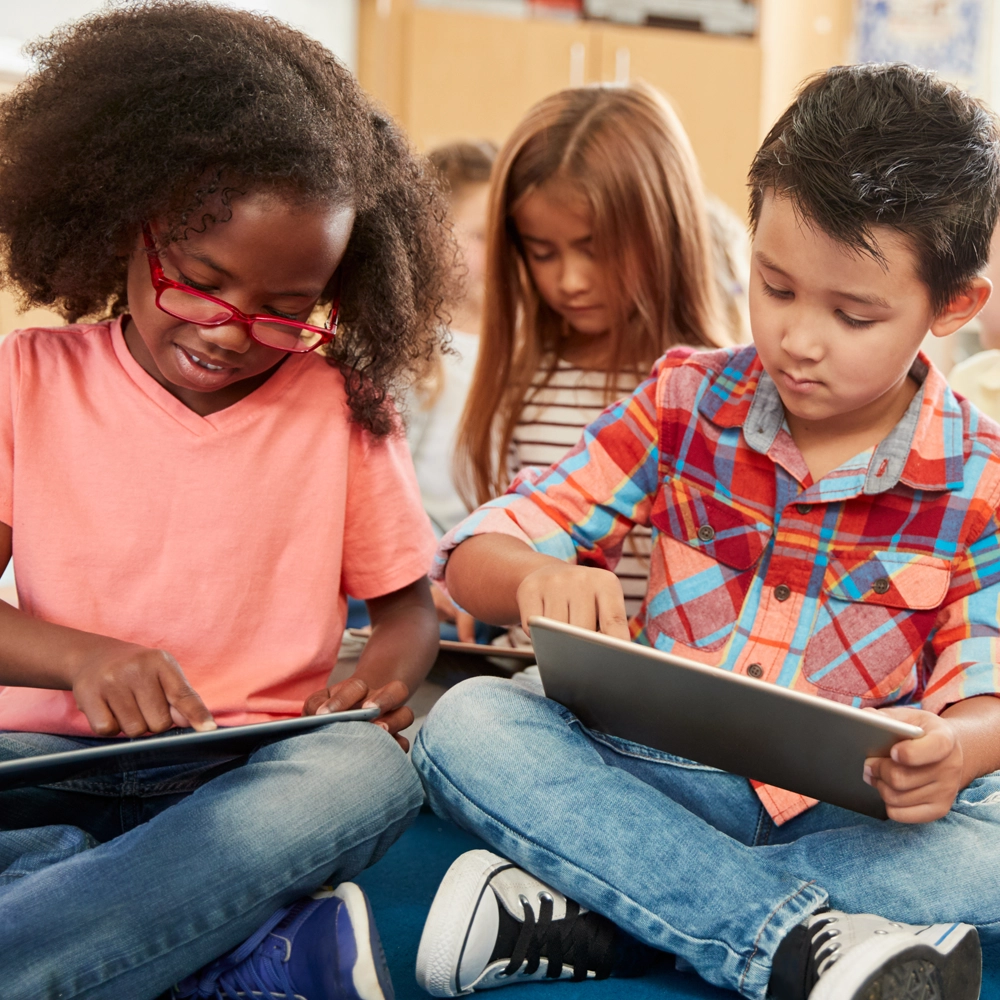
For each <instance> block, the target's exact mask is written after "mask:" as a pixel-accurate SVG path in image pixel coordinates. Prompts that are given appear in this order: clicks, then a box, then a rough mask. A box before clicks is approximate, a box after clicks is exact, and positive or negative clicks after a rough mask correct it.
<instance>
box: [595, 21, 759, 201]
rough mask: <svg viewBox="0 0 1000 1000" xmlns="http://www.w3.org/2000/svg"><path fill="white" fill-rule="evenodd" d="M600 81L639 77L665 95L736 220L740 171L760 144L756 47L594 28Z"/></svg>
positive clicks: (742, 191) (742, 195)
mask: <svg viewBox="0 0 1000 1000" xmlns="http://www.w3.org/2000/svg"><path fill="white" fill-rule="evenodd" d="M600 79H602V80H615V79H617V80H628V79H640V80H645V81H646V82H647V83H650V84H652V85H653V86H654V87H656V88H658V89H659V90H660V91H662V92H663V93H664V94H666V95H667V97H668V98H669V99H670V101H671V103H672V104H673V106H674V109H675V110H676V111H677V114H678V115H679V116H680V119H681V122H682V123H683V124H684V128H685V129H686V130H687V134H688V136H689V137H690V139H691V145H692V146H693V147H694V151H695V154H696V155H697V157H698V162H699V163H700V164H701V172H702V178H703V179H704V182H705V186H706V187H707V188H708V190H709V191H712V192H713V193H714V194H717V195H718V196H719V197H720V198H721V199H722V200H723V201H725V202H726V203H727V204H729V205H730V206H731V207H732V208H733V209H734V210H735V211H736V212H737V214H738V215H739V216H740V217H741V218H742V216H743V215H744V214H745V212H746V202H747V197H746V173H747V168H748V167H749V165H750V160H751V159H752V158H753V154H754V152H755V151H756V149H757V144H758V142H759V141H760V136H759V129H760V126H759V118H760V46H759V45H758V44H757V42H756V41H755V40H754V39H751V38H720V37H715V36H711V35H704V34H699V33H697V32H692V31H664V30H656V29H650V28H611V27H606V28H604V29H603V30H602V32H601V76H600Z"/></svg>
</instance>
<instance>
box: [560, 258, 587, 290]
mask: <svg viewBox="0 0 1000 1000" xmlns="http://www.w3.org/2000/svg"><path fill="white" fill-rule="evenodd" d="M589 264H590V262H589V261H587V260H586V259H585V258H583V257H582V256H577V255H575V254H569V255H568V256H567V257H565V258H564V259H563V265H562V270H561V271H560V273H559V290H560V291H561V292H562V293H563V295H565V296H566V297H567V298H571V297H573V296H575V295H582V294H584V293H585V292H587V291H589V290H590V284H591V282H590V266H589Z"/></svg>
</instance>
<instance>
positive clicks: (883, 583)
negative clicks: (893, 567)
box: [872, 576, 891, 594]
mask: <svg viewBox="0 0 1000 1000" xmlns="http://www.w3.org/2000/svg"><path fill="white" fill-rule="evenodd" d="M890 586H891V584H890V583H889V577H887V576H880V577H879V578H878V579H877V580H876V581H875V582H874V583H873V584H872V590H874V591H875V593H876V594H885V593H888V590H889V587H890Z"/></svg>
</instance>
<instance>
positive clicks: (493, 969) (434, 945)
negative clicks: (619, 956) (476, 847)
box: [417, 851, 618, 997]
mask: <svg viewBox="0 0 1000 1000" xmlns="http://www.w3.org/2000/svg"><path fill="white" fill-rule="evenodd" d="M617 937H618V930H617V928H616V927H615V925H614V924H612V923H611V921H610V920H607V919H605V918H604V917H602V916H600V915H599V914H596V913H593V912H591V911H589V910H586V909H584V908H583V907H582V906H580V905H579V904H578V903H575V902H573V900H571V899H567V898H566V897H565V896H564V895H563V894H562V893H561V892H559V891H557V890H556V889H553V888H551V887H550V886H547V885H545V883H544V882H540V881H539V880H538V879H537V878H535V877H534V876H533V875H529V874H528V873H527V872H526V871H522V870H521V869H520V868H516V867H515V866H514V865H513V864H511V862H509V861H506V860H504V859H503V858H501V857H498V856H497V855H496V854H491V853H490V852H489V851H469V852H468V853H467V854H463V855H462V856H461V857H460V858H458V859H457V860H456V861H455V862H454V863H453V864H452V866H451V867H450V868H449V869H448V871H447V873H446V874H445V876H444V879H442V881H441V885H440V886H439V887H438V891H437V895H436V896H435V897H434V902H433V903H432V904H431V910H430V913H429V914H428V915H427V923H426V924H424V932H423V935H422V936H421V938H420V949H419V951H418V952H417V982H418V983H419V984H420V985H421V986H422V987H423V988H424V989H425V990H427V992H428V993H430V994H431V995H432V996H436V997H457V996H462V995H463V994H466V993H471V992H473V990H485V989H492V988H494V987H497V986H509V985H512V984H514V983H525V982H531V981H545V980H553V979H575V980H583V979H606V978H607V977H608V976H609V975H610V974H611V970H612V966H613V965H614V962H615V954H616V949H615V944H616V938H617Z"/></svg>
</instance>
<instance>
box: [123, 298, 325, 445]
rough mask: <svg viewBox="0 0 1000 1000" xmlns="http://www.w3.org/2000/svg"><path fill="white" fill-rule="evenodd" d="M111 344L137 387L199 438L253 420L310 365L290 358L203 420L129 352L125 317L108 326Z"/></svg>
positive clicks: (304, 359)
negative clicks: (245, 394) (248, 389)
mask: <svg viewBox="0 0 1000 1000" xmlns="http://www.w3.org/2000/svg"><path fill="white" fill-rule="evenodd" d="M111 343H112V346H113V347H114V351H115V356H116V357H117V358H118V362H119V363H120V364H121V366H122V368H123V369H124V371H125V374H126V375H128V377H129V379H131V381H132V382H133V383H134V384H135V385H136V387H137V388H138V389H139V390H140V391H141V392H142V393H143V394H144V395H145V396H147V397H148V398H149V399H150V400H151V401H152V402H153V403H155V404H156V406H157V407H159V409H160V410H162V411H163V412H164V413H166V414H167V415H168V416H170V417H172V418H173V419H174V420H176V421H177V423H179V424H181V425H182V426H183V427H185V428H187V430H189V431H190V432H191V433H192V434H195V435H198V436H199V437H202V436H204V435H207V434H217V433H220V432H224V431H229V430H233V429H235V428H237V427H239V426H241V425H242V424H245V423H248V422H249V421H251V420H255V419H256V418H257V417H258V416H259V415H260V414H261V413H262V412H263V411H264V410H265V408H266V407H267V406H268V405H269V404H270V403H272V402H274V401H275V400H276V399H277V397H278V396H280V395H283V394H284V393H285V391H286V390H287V388H288V386H289V384H290V383H291V381H292V380H293V379H296V378H298V376H299V374H300V373H301V372H303V371H304V370H305V368H306V366H307V365H308V364H309V363H310V355H308V354H301V355H289V356H288V357H287V358H286V359H285V360H284V361H283V362H282V363H281V365H280V366H279V368H278V370H277V371H276V372H275V373H274V374H273V375H272V376H271V377H270V378H269V379H268V380H267V381H266V382H265V383H264V384H263V385H261V386H258V387H257V388H256V389H254V391H253V392H251V393H250V394H249V395H247V396H244V397H243V398H242V399H240V400H238V401H237V402H235V403H233V404H232V406H227V407H226V408H225V409H224V410H218V411H217V412H215V413H210V414H209V415H208V416H207V417H203V416H201V415H200V414H198V413H195V412H194V410H192V409H189V408H188V407H187V406H185V405H184V404H183V403H182V402H181V401H180V400H179V399H178V398H177V397H176V396H173V395H171V394H170V393H169V392H167V390H166V389H164V388H163V386H162V385H160V383H159V382H157V381H156V379H155V378H153V376H152V375H150V374H149V372H147V371H146V370H145V369H144V368H143V367H142V365H140V364H139V362H138V361H136V360H135V358H133V357H132V352H131V351H129V349H128V344H126V343H125V334H124V317H122V316H119V317H117V318H116V319H114V320H113V321H112V323H111Z"/></svg>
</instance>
